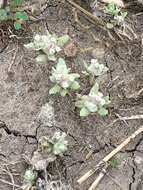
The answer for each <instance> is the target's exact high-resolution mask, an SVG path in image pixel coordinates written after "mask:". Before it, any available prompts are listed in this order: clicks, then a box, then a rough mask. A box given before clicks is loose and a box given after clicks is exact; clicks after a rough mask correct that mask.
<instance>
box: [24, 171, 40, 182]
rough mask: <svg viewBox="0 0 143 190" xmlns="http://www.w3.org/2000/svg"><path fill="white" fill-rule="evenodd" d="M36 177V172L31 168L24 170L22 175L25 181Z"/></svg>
mask: <svg viewBox="0 0 143 190" xmlns="http://www.w3.org/2000/svg"><path fill="white" fill-rule="evenodd" d="M36 177H37V172H36V171H33V169H32V168H29V169H28V170H26V172H25V175H24V179H25V180H26V181H33V180H34V179H35V178H36Z"/></svg>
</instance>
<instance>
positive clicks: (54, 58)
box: [48, 55, 56, 61]
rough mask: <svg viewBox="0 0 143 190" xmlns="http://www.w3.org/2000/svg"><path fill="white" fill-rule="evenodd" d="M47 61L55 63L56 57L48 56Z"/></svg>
mask: <svg viewBox="0 0 143 190" xmlns="http://www.w3.org/2000/svg"><path fill="white" fill-rule="evenodd" d="M48 59H49V60H50V61H56V56H55V55H48Z"/></svg>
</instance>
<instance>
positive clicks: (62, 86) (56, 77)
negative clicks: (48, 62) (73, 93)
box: [49, 58, 80, 96]
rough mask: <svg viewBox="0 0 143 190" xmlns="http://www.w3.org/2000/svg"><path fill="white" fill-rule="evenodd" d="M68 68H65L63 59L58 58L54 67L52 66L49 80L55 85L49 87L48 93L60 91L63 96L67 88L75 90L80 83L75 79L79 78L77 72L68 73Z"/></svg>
mask: <svg viewBox="0 0 143 190" xmlns="http://www.w3.org/2000/svg"><path fill="white" fill-rule="evenodd" d="M69 71H70V68H67V66H66V63H65V61H64V59H62V58H59V60H58V63H57V65H56V68H52V75H51V76H50V80H51V82H53V83H56V85H55V86H54V87H53V88H51V89H50V91H49V93H50V94H56V93H60V94H61V96H65V95H66V94H67V93H68V91H69V90H76V89H78V88H80V85H79V83H78V82H77V81H75V79H77V78H79V77H80V75H79V74H78V73H69Z"/></svg>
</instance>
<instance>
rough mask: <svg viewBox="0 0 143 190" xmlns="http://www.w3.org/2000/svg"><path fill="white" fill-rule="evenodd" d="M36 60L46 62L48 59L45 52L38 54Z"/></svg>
mask: <svg viewBox="0 0 143 190" xmlns="http://www.w3.org/2000/svg"><path fill="white" fill-rule="evenodd" d="M36 61H37V62H46V61H47V56H46V55H44V54H40V55H38V57H36Z"/></svg>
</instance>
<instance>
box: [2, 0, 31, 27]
mask: <svg viewBox="0 0 143 190" xmlns="http://www.w3.org/2000/svg"><path fill="white" fill-rule="evenodd" d="M23 3H24V0H14V1H12V2H11V3H10V6H7V7H6V8H4V9H0V20H1V21H6V20H12V21H14V28H15V29H16V30H19V29H20V28H21V24H22V23H23V22H24V21H26V20H27V19H28V15H27V13H26V12H25V11H24V8H22V7H21V6H22V5H23Z"/></svg>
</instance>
